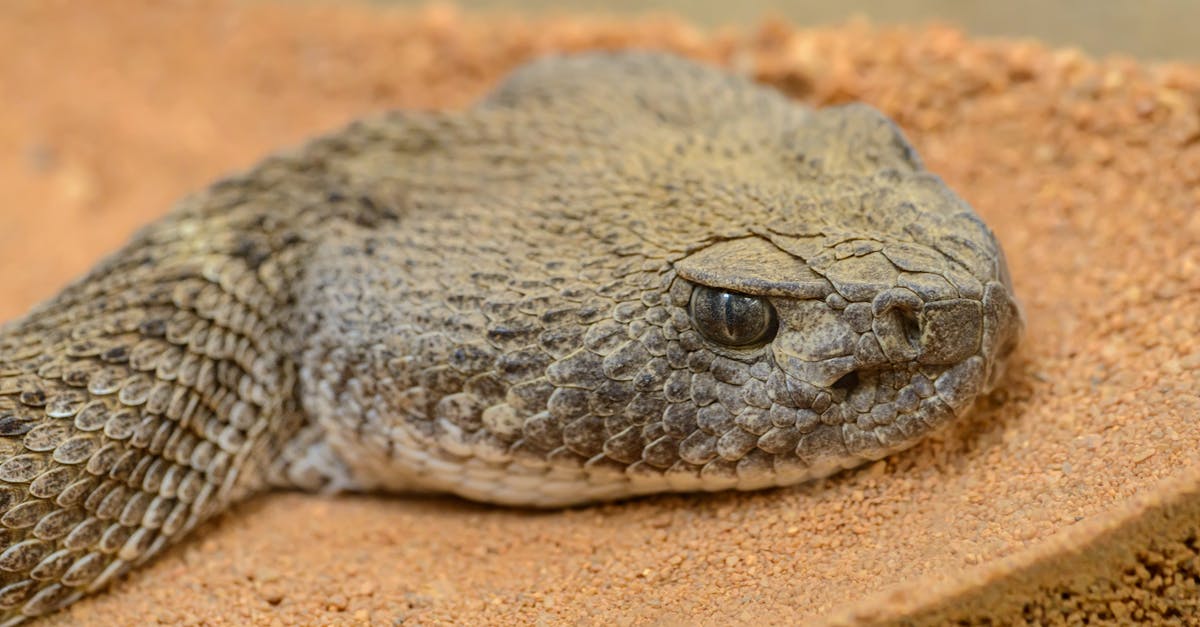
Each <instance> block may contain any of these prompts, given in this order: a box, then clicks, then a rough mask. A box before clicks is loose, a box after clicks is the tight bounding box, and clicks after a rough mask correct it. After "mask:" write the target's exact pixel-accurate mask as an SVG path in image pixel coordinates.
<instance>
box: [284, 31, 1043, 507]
mask: <svg viewBox="0 0 1200 627" xmlns="http://www.w3.org/2000/svg"><path fill="white" fill-rule="evenodd" d="M351 131H353V132H352V133H351V134H349V135H347V136H343V137H339V138H337V141H336V142H335V143H334V144H332V145H331V148H330V150H331V151H332V152H333V154H336V155H337V158H336V159H327V160H325V161H323V162H322V167H324V168H326V169H327V170H329V171H331V172H334V173H335V174H336V175H337V176H336V180H338V181H340V182H341V183H339V184H343V185H355V184H357V185H360V186H361V189H360V190H358V191H355V190H349V191H347V192H346V193H344V194H342V197H343V198H344V199H351V200H354V201H355V202H358V200H357V199H360V198H367V199H368V200H370V201H371V202H369V203H366V204H367V205H370V206H374V207H385V206H388V207H395V208H396V211H395V212H394V213H395V214H396V215H397V216H399V218H398V220H397V222H396V224H393V225H390V226H388V225H384V226H383V227H378V228H377V227H370V226H363V225H361V224H358V223H356V222H347V223H342V224H338V223H336V222H331V223H330V224H328V225H325V226H323V229H322V232H323V233H325V234H326V237H325V241H324V242H322V243H321V245H319V246H318V247H317V248H316V250H315V252H314V254H313V255H312V258H311V259H310V260H309V261H308V272H307V273H306V280H305V282H304V283H303V284H302V286H301V289H300V290H299V292H298V295H297V297H296V300H297V302H298V303H300V304H299V306H298V307H297V309H298V310H299V311H302V312H304V313H305V318H304V321H305V322H306V324H305V325H302V326H301V327H300V328H299V329H298V330H297V331H296V332H295V333H294V334H293V335H294V336H295V337H298V338H304V340H305V342H306V343H307V348H306V350H305V357H304V359H303V360H302V367H301V371H300V380H301V388H302V391H303V395H304V404H305V407H306V408H307V409H308V410H309V413H310V414H311V415H312V416H314V417H315V418H314V419H315V421H316V423H317V424H318V425H319V426H320V427H321V428H322V429H324V430H325V431H326V433H327V437H325V438H324V439H323V440H322V442H327V443H329V447H330V448H331V449H332V455H331V457H335V458H337V459H340V460H341V463H340V466H339V468H345V472H344V473H342V474H345V475H348V478H347V479H345V480H344V481H343V482H342V483H344V484H345V485H349V486H352V487H357V488H362V489H366V488H373V487H384V488H396V489H408V488H413V487H415V488H420V489H433V490H445V491H452V492H455V493H458V494H461V495H464V496H468V497H470V498H475V499H480V500H487V501H495V502H502V503H514V504H531V505H562V504H568V503H579V502H586V501H595V500H604V499H614V498H623V497H628V496H634V495H638V494H647V493H652V492H662V491H687V490H720V489H727V488H738V489H752V488H759V487H765V486H770V485H786V484H791V483H796V482H798V481H802V480H805V479H810V478H814V477H819V476H823V475H827V474H829V473H831V472H834V471H836V470H838V469H841V468H844V467H849V466H853V465H855V464H858V463H861V462H863V461H865V460H871V459H878V458H880V457H882V456H884V455H886V454H888V453H890V452H892V451H895V450H898V449H901V448H904V447H906V446H909V445H911V444H913V443H914V442H916V441H918V440H919V439H920V438H921V437H922V436H923V435H925V434H927V433H929V432H930V431H932V430H934V429H936V428H938V427H940V426H942V425H944V424H945V423H947V422H948V421H950V420H951V419H952V418H953V417H955V416H958V415H961V414H962V413H963V412H965V411H967V409H968V408H969V407H970V405H971V403H972V401H973V400H974V399H975V398H976V397H977V396H978V395H980V394H982V393H983V392H984V391H985V390H987V389H989V388H990V387H991V386H992V385H994V384H995V383H996V380H997V378H998V377H999V374H1000V372H1001V370H1002V367H1003V364H1004V361H1005V359H1006V358H1007V356H1008V355H1009V353H1011V351H1012V350H1013V347H1014V346H1015V342H1016V338H1017V335H1018V331H1019V328H1020V326H1021V322H1020V314H1019V312H1018V309H1017V306H1016V304H1015V301H1014V299H1013V296H1012V288H1011V286H1010V283H1009V280H1008V275H1007V270H1006V268H1005V263H1004V257H1003V255H1002V253H1001V252H1000V248H999V246H998V244H997V242H996V239H995V237H994V236H993V235H992V233H991V231H990V230H989V229H988V228H987V227H986V226H985V225H984V224H983V222H982V221H981V220H980V219H979V217H978V216H977V215H976V214H975V213H974V212H973V211H972V210H971V208H970V207H969V206H967V204H966V203H965V202H963V201H962V200H961V199H960V198H959V197H958V196H956V195H955V194H954V193H953V192H951V191H950V190H949V189H948V188H947V187H946V186H945V185H944V184H943V183H942V181H941V180H940V179H938V178H937V177H936V176H934V175H932V174H930V173H929V172H927V171H926V170H925V169H924V168H923V167H922V166H921V164H920V162H919V160H918V158H917V156H916V154H915V152H914V151H913V149H912V148H911V147H910V145H909V143H908V142H907V141H906V140H905V138H904V137H903V136H902V135H901V134H900V132H899V131H898V130H897V128H896V126H895V125H894V124H892V123H891V122H890V121H888V120H887V118H885V117H884V116H883V115H881V114H880V113H879V112H877V111H875V110H874V109H872V108H870V107H867V106H864V105H847V106H842V107H832V108H828V109H822V110H817V111H814V110H812V109H809V108H807V107H803V106H800V105H798V104H796V103H794V102H791V101H789V100H788V99H787V98H785V97H784V96H782V95H781V94H779V93H777V92H774V91H771V90H769V89H766V88H763V87H759V86H755V85H753V84H751V83H750V82H749V81H746V80H745V79H744V78H741V77H737V76H733V75H730V74H727V73H724V72H720V71H717V70H715V69H713V68H708V67H705V66H702V65H699V64H695V63H691V62H688V61H685V60H682V59H677V58H674V57H669V56H665V55H655V54H646V53H625V54H613V55H607V54H592V55H580V56H575V57H562V58H553V59H547V60H543V61H539V62H536V63H534V64H531V65H529V66H527V67H525V68H523V69H521V70H519V71H517V72H516V73H515V74H514V75H513V76H512V77H510V78H509V79H508V80H507V81H505V83H504V84H502V85H501V86H500V87H498V88H497V90H496V91H495V92H493V94H492V95H491V96H489V97H488V98H487V99H486V100H484V101H483V102H481V103H480V104H479V105H478V106H477V107H476V108H474V109H472V110H471V111H469V112H465V113H463V114H447V115H446V116H439V117H413V116H407V115H402V116H393V117H385V118H383V119H381V120H378V121H376V122H370V123H364V124H362V125H360V126H358V127H355V128H353V129H351ZM346 146H353V148H354V150H346V149H345V147H346ZM339 168H340V169H339ZM305 459H312V460H317V461H320V460H323V459H325V456H323V455H317V454H313V455H307V456H306V457H305ZM314 465H316V466H320V465H321V464H317V463H316V462H314ZM327 474H328V473H327ZM298 483H299V482H298Z"/></svg>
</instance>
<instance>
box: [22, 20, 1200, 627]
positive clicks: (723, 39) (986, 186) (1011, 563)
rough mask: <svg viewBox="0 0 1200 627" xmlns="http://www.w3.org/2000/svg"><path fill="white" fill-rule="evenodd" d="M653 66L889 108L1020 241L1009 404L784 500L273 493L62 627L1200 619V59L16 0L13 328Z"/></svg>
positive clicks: (894, 35)
mask: <svg viewBox="0 0 1200 627" xmlns="http://www.w3.org/2000/svg"><path fill="white" fill-rule="evenodd" d="M628 46H638V47H655V48H664V49H670V50H674V51H677V52H680V53H683V54H687V55H690V56H693V57H697V58H701V59H706V60H710V61H713V62H717V63H722V64H726V65H731V66H733V67H736V68H740V69H742V70H744V71H749V72H751V73H753V75H754V76H756V77H757V78H758V79H760V80H762V81H764V82H767V83H770V84H773V85H776V86H778V87H780V88H781V89H783V90H785V91H786V92H787V93H788V94H790V95H791V96H793V97H795V98H797V99H799V100H802V101H804V102H807V103H811V104H814V105H824V104H831V103H839V102H845V101H850V100H863V101H866V102H869V103H871V104H874V105H875V106H877V107H879V108H881V109H882V110H884V111H885V112H886V113H888V114H889V115H891V116H892V117H893V118H894V119H896V120H897V121H898V122H899V123H900V125H901V126H902V127H903V128H904V129H905V130H906V132H907V133H908V134H909V136H910V138H911V139H912V141H913V142H914V144H915V145H916V146H917V148H918V150H919V151H920V153H921V154H922V155H923V156H924V158H925V160H926V162H927V164H928V165H929V167H930V168H931V169H933V170H934V171H936V172H938V173H940V174H941V175H943V176H944V178H945V179H946V180H947V181H948V182H949V184H950V185H951V186H952V187H954V188H955V189H956V190H958V191H959V192H960V193H961V194H962V195H963V196H964V197H965V198H967V199H968V200H969V201H970V202H971V203H972V204H973V205H974V206H975V207H976V208H977V210H978V211H979V212H980V213H981V214H982V215H983V217H984V218H985V220H987V222H988V223H989V224H991V225H992V226H993V227H994V229H995V231H996V233H997V234H998V236H999V238H1000V240H1001V242H1002V243H1003V245H1004V247H1005V249H1006V250H1007V252H1008V258H1009V264H1010V267H1011V270H1012V274H1013V280H1014V283H1015V287H1016V291H1017V294H1018V296H1019V297H1020V298H1021V301H1022V303H1023V305H1024V310H1025V314H1026V317H1027V321H1028V328H1027V333H1026V336H1025V339H1024V344H1023V345H1022V347H1021V349H1020V351H1019V355H1018V358H1017V360H1016V364H1015V365H1014V367H1013V368H1012V369H1011V373H1010V374H1009V376H1008V378H1007V380H1006V382H1005V383H1004V385H1003V386H1002V387H1001V389H1000V390H999V391H998V392H996V393H994V394H992V395H991V396H990V397H988V398H986V399H984V400H983V401H982V402H980V403H979V407H978V409H977V411H976V412H975V413H974V414H973V415H972V417H970V418H969V419H966V420H964V421H962V422H960V423H958V424H956V425H954V426H953V427H952V428H950V429H949V430H948V431H946V432H944V433H942V434H941V435H940V436H938V437H936V438H934V439H932V440H930V441H928V442H926V443H924V444H922V445H920V446H917V447H916V448H914V449H912V450H910V451H908V452H905V453H902V454H899V455H897V456H895V457H893V458H890V459H888V460H886V461H882V462H878V463H876V464H874V465H872V466H869V467H866V468H863V469H861V470H858V471H855V472H848V473H844V474H842V475H839V476H837V477H835V478H832V479H829V480H825V481H820V482H817V483H814V484H810V485H806V486H801V487H798V488H792V489H782V490H774V491H768V492H762V493H753V494H721V495H709V496H665V497H655V498H648V499H643V500H639V501H636V502H630V503H623V504H613V505H604V506H598V507H589V508H580V509H574V510H569V511H560V512H549V513H534V512H526V511H515V510H506V509H498V508H491V507H483V506H478V505H473V504H469V503H465V502H462V501H458V500H454V499H450V498H419V499H414V498H403V497H365V496H363V497H339V498H317V497H311V496H306V495H301V494H275V495H270V496H267V497H264V498H259V499H256V500H254V501H252V502H250V503H247V504H246V505H244V506H241V507H238V508H236V509H235V510H234V511H232V512H230V513H229V514H227V515H224V516H222V517H220V518H219V519H218V520H216V521H215V522H214V523H212V524H208V525H205V526H204V527H203V529H202V530H201V531H200V532H199V533H197V534H195V536H193V537H192V538H191V539H190V540H189V541H187V542H185V543H184V544H183V545H181V546H179V547H176V548H174V549H172V550H170V551H168V552H166V553H165V554H164V555H163V556H162V557H161V558H159V559H157V560H156V561H155V562H154V563H153V564H152V565H151V566H150V567H148V568H146V569H144V570H141V571H139V572H136V573H134V574H133V575H131V576H129V577H127V578H126V579H124V580H122V581H120V582H119V583H118V584H117V585H116V586H115V587H114V588H113V589H112V590H111V591H109V592H107V593H105V594H102V595H100V596H98V597H96V598H94V599H90V600H86V601H83V602H80V603H78V604H76V605H75V606H73V607H72V608H70V609H69V610H68V611H66V612H64V613H62V614H59V615H57V616H56V617H54V618H53V619H51V620H49V621H47V624H50V625H69V624H105V625H116V624H131V623H138V624H142V623H154V622H156V621H157V622H158V623H163V624H205V625H234V624H237V625H241V624H264V625H266V624H356V625H357V624H374V625H391V624H398V623H399V622H404V624H435V623H449V622H453V623H458V624H478V623H492V624H516V623H523V624H529V623H537V624H560V623H565V624H576V623H585V624H593V623H607V624H615V625H625V624H639V625H640V624H663V623H667V624H673V623H708V624H718V623H729V622H737V623H765V624H789V623H796V622H799V621H806V620H807V621H820V620H830V621H834V622H838V621H843V622H864V623H865V622H875V621H878V622H887V621H892V620H899V618H900V617H903V616H909V617H910V618H911V619H912V620H913V621H914V622H931V623H936V622H938V621H941V620H946V619H950V618H970V617H973V618H976V619H981V618H983V617H991V618H992V619H993V620H996V621H998V622H1001V623H1011V622H1019V621H1021V620H1025V621H1031V622H1044V623H1049V624H1055V623H1068V622H1075V623H1079V622H1081V621H1082V620H1084V619H1090V620H1092V621H1093V623H1096V622H1102V621H1114V622H1119V621H1125V620H1137V619H1141V620H1149V621H1158V622H1162V623H1164V624H1170V623H1171V622H1172V621H1173V622H1175V623H1179V624H1200V618H1198V615H1200V607H1197V606H1196V605H1190V606H1189V605H1188V603H1193V604H1194V603H1195V601H1194V599H1196V598H1197V595H1200V584H1198V583H1197V582H1198V581H1200V558H1198V557H1197V554H1198V553H1200V541H1197V527H1198V526H1200V522H1197V521H1200V487H1198V486H1200V469H1198V468H1197V463H1198V459H1200V456H1198V455H1197V452H1196V443H1197V442H1198V441H1200V420H1198V418H1200V395H1198V394H1200V322H1198V321H1197V312H1200V66H1185V65H1176V66H1162V65H1159V66H1144V65H1139V64H1137V63H1135V62H1133V61H1131V60H1127V59H1119V58H1118V59H1107V60H1102V61H1098V60H1093V59H1089V58H1087V57H1085V56H1083V55H1082V54H1080V53H1077V52H1072V51H1069V50H1050V49H1046V48H1044V47H1042V46H1039V45H1037V44H1035V43H1018V42H1003V41H977V40H971V39H968V38H966V37H965V36H963V35H962V34H961V33H959V32H957V31H955V30H953V29H950V28H947V27H938V26H930V27H914V28H909V29H895V28H889V29H877V28H873V27H871V26H869V25H866V24H861V23H853V24H848V25H846V26H843V27H839V28H834V29H826V30H804V29H799V28H796V27H794V26H790V25H786V24H782V23H767V24H764V25H763V26H762V27H761V28H759V29H757V30H753V31H750V32H741V33H739V32H734V31H721V32H715V33H712V32H701V31H699V30H696V29H693V28H691V27H689V26H687V25H686V24H684V23H682V22H679V21H676V20H673V19H670V18H663V19H647V20H643V21H638V22H619V21H595V20H587V19H583V18H561V19H551V20H541V21H524V20H520V19H500V18H489V19H487V20H482V19H479V18H475V17H472V16H469V15H462V14H459V13H457V12H455V11H454V10H452V9H448V8H434V9H429V10H424V11H421V12H418V13H403V12H395V11H386V10H381V9H378V8H372V7H369V6H366V5H361V6H360V5H339V6H336V7H335V6H326V5H323V4H304V3H286V4H270V3H263V4H260V3H242V2H232V1H229V2H207V3H197V2H177V3H155V2H126V1H118V0H104V1H97V2H90V3H87V4H83V3H68V2H65V1H62V0H60V1H53V2H51V1H46V0H10V1H9V2H5V3H4V4H3V6H2V7H0V51H2V53H0V148H2V150H0V189H2V190H4V192H3V195H2V196H0V207H2V209H0V275H2V276H3V277H4V292H3V298H2V299H0V319H9V318H12V317H15V316H17V315H20V313H21V312H22V311H24V310H25V309H26V308H28V307H29V306H31V305H32V304H34V303H35V302H37V301H38V300H40V299H43V298H45V297H48V296H49V295H51V294H52V293H54V291H55V290H57V289H58V288H59V287H60V286H61V285H62V284H63V283H64V282H65V281H67V280H68V279H70V278H72V277H73V276H76V275H78V274H79V273H81V272H83V271H84V270H85V269H86V268H87V267H88V266H89V265H90V264H92V263H93V262H94V261H95V260H97V259H98V258H99V257H100V256H101V255H103V254H104V253H105V252H107V251H111V250H113V249H114V248H116V247H117V246H119V245H120V243H121V242H122V241H123V240H124V239H125V238H127V237H128V236H129V234H130V233H131V232H132V231H133V230H134V229H135V228H136V227H138V226H139V225H141V224H143V223H145V222H147V221H149V220H152V219H153V218H154V217H156V216H159V215H161V214H162V213H163V212H164V211H166V210H167V208H168V207H169V206H170V204H171V202H172V201H173V200H174V199H176V198H178V197H179V196H181V195H182V194H184V193H186V192H187V191H189V190H192V189H196V188H198V187H200V186H203V185H204V184H206V183H207V182H209V181H211V180H213V179H214V178H215V177H217V176H219V175H221V174H222V173H227V172H230V171H232V170H235V169H237V168H241V167H245V166H248V165H250V164H252V163H253V162H254V161H255V160H256V159H257V158H259V157H260V156H262V155H263V154H265V153H267V152H269V151H270V150H272V149H276V148H279V147H283V146H287V145H290V144H293V143H295V142H297V141H300V140H302V139H303V138H304V137H307V136H310V135H311V134H313V133H315V132H319V131H324V130H329V129H332V128H336V127H337V126H339V125H340V124H342V123H344V122H345V121H348V120H349V119H351V118H353V117H355V116H358V115H362V114H365V113H368V112H373V111H378V110H381V109H385V108H391V107H410V108H455V107H463V106H466V105H467V104H469V103H470V102H471V101H472V100H473V99H475V98H476V97H478V96H479V95H480V94H482V93H483V92H485V91H486V90H487V89H488V88H489V86H491V85H492V84H494V83H495V82H496V81H497V80H498V79H499V78H500V77H501V76H502V75H503V74H504V73H505V72H506V71H508V70H509V69H510V68H512V67H513V66H515V65H517V64H519V63H520V62H521V61H523V60H525V59H527V58H529V57H533V56H536V55H538V54H542V53H545V52H549V51H553V50H575V49H583V48H593V47H604V48H613V47H628Z"/></svg>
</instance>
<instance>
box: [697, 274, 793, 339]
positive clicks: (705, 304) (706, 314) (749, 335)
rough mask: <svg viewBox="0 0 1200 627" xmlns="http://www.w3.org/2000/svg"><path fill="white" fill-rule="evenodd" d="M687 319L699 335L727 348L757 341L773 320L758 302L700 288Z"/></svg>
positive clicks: (752, 297) (760, 300) (712, 289)
mask: <svg viewBox="0 0 1200 627" xmlns="http://www.w3.org/2000/svg"><path fill="white" fill-rule="evenodd" d="M691 316H692V321H693V322H694V323H695V324H696V327H697V330H699V331H700V332H701V333H702V334H703V335H705V336H706V337H708V338H709V339H710V340H713V341H715V342H718V343H721V344H726V345H729V346H745V345H747V344H750V343H752V342H756V341H758V340H759V339H761V338H762V336H763V335H764V334H765V333H766V332H767V331H768V326H769V325H770V323H771V318H772V317H773V316H772V314H771V306H770V305H769V304H767V303H766V301H764V300H763V299H761V298H757V297H754V296H747V295H745V294H739V293H737V292H729V291H726V290H721V289H714V288H710V287H704V286H698V287H697V288H696V291H695V292H693V294H692V304H691Z"/></svg>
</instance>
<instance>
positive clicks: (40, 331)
mask: <svg viewBox="0 0 1200 627" xmlns="http://www.w3.org/2000/svg"><path fill="white" fill-rule="evenodd" d="M309 154H310V153H308V152H307V151H301V152H299V153H296V154H295V155H293V156H289V157H279V158H275V159H271V160H268V161H266V162H265V163H264V164H262V165H261V166H259V167H258V168H256V169H255V170H254V171H252V172H250V173H248V174H246V175H243V176H240V177H235V178H231V179H229V180H227V181H225V182H223V183H219V184H217V185H215V186H213V187H211V188H209V189H207V190H205V191H204V192H202V193H200V194H197V195H195V196H192V197H190V198H188V199H186V200H185V201H183V202H182V203H181V204H180V205H179V206H177V207H176V209H175V210H174V211H173V212H172V213H171V214H170V215H169V216H167V217H166V218H164V219H163V220H161V221H159V222H157V223H155V224H153V225H151V226H149V227H147V228H146V229H144V230H142V231H141V232H139V233H138V234H137V235H136V236H135V237H134V238H133V239H132V241H131V242H130V243H129V244H128V245H127V246H125V247H124V248H123V249H122V250H120V251H118V252H117V253H115V254H113V255H111V256H110V257H109V258H107V259H106V260H104V261H103V262H102V263H101V264H99V265H98V266H97V267H96V268H95V269H94V270H93V271H92V272H90V273H89V274H88V275H86V276H85V277H83V278H82V279H80V280H78V281H76V282H74V283H72V284H71V285H69V286H67V287H66V288H65V289H63V290H62V292H60V293H59V294H58V295H57V296H56V297H54V298H53V299H51V300H49V301H47V302H45V303H43V304H41V305H39V306H38V307H36V308H35V309H34V310H33V311H31V312H30V313H29V314H28V315H26V316H25V317H24V318H21V319H18V320H16V321H13V322H11V323H9V324H6V325H3V326H0V624H3V623H6V621H8V620H10V619H11V620H18V619H19V617H20V616H33V615H39V614H43V613H46V612H49V611H52V610H54V609H56V608H58V607H61V606H63V605H66V604H68V603H70V602H71V601H73V600H74V599H76V598H78V597H79V596H81V595H83V594H85V593H86V592H87V591H90V590H96V589H98V588H101V587H103V586H104V585H105V584H106V583H108V582H109V581H111V580H112V579H113V578H115V577H116V576H118V575H120V574H121V573H123V572H125V571H127V570H128V569H129V568H131V567H133V566H135V565H137V564H139V563H141V562H144V561H146V560H147V559H149V558H150V557H151V556H153V555H154V554H156V553H158V552H159V551H160V550H161V549H162V548H163V547H165V546H168V545H170V544H171V543H173V542H175V541H176V540H178V539H179V538H181V537H182V536H184V535H186V534H187V532H188V531H189V530H191V529H192V528H194V527H195V526H196V525H198V524H199V523H200V522H202V521H204V520H205V519H208V518H210V517H212V516H213V515H215V514H216V513H218V512H220V511H222V510H224V509H226V508H227V507H228V506H229V505H230V504H231V503H233V502H235V501H237V500H240V499H242V498H245V497H246V496H248V495H250V494H253V493H255V492H258V491H260V490H263V489H265V488H267V487H270V486H272V485H277V484H281V483H282V484H285V485H290V484H293V483H294V482H289V480H288V479H287V477H286V474H285V473H282V472H280V463H279V461H278V460H280V459H282V458H284V457H285V455H284V453H285V452H286V451H287V450H289V446H292V447H294V446H295V442H297V441H298V439H299V440H300V441H303V439H304V438H305V437H308V438H311V437H313V434H312V432H311V430H306V425H307V424H308V421H307V418H306V417H305V415H304V414H303V412H302V410H301V408H300V405H299V403H298V401H297V398H298V393H297V380H298V378H297V368H296V355H297V354H298V353H300V352H301V351H302V349H303V342H304V339H303V337H302V335H301V334H300V333H299V332H298V330H297V327H296V325H295V321H296V319H297V314H296V312H295V301H296V299H295V295H294V294H293V289H294V288H293V286H294V285H295V284H296V282H297V281H298V279H300V278H301V277H302V276H303V275H304V273H305V272H306V271H307V268H306V258H307V256H308V255H309V253H310V251H311V250H312V249H313V248H314V246H316V245H317V242H316V241H315V240H314V238H315V237H319V235H317V234H319V233H320V232H321V228H319V225H321V224H325V223H328V222H329V221H333V220H349V221H354V222H356V223H362V224H370V222H371V221H372V220H377V219H386V215H387V212H386V211H385V210H382V209H379V207H380V206H381V205H380V204H377V203H375V202H374V201H373V200H372V199H371V198H367V197H363V196H356V195H354V194H352V193H338V192H333V193H331V192H330V191H329V190H338V189H345V188H346V185H345V181H344V180H340V179H338V178H337V177H334V176H332V175H330V174H328V173H326V172H323V171H322V170H321V168H320V166H319V162H320V160H319V159H318V158H315V157H309V156H306V155H309ZM298 181H299V182H298ZM381 216H384V217H381Z"/></svg>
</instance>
